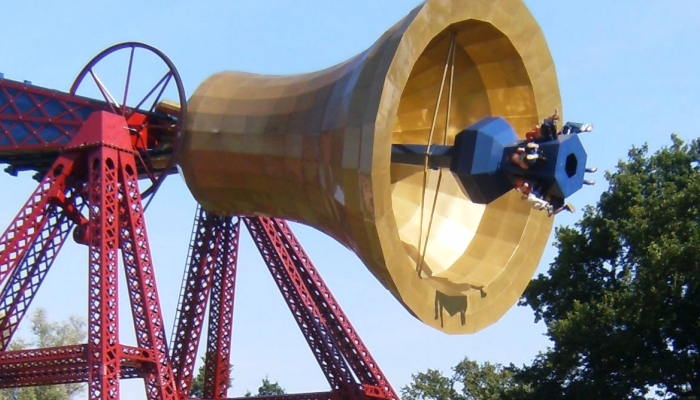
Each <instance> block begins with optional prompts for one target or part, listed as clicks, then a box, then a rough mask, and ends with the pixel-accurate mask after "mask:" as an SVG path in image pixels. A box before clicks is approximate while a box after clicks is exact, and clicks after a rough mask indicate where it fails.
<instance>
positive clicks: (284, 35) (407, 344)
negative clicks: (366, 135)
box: [0, 0, 700, 399]
mask: <svg viewBox="0 0 700 400" xmlns="http://www.w3.org/2000/svg"><path fill="white" fill-rule="evenodd" d="M464 1H470V0H464ZM473 1H476V0H473ZM416 4H418V1H416V0H384V1H381V2H379V1H370V0H355V1H353V2H349V1H348V2H333V3H331V2H322V1H320V0H313V1H312V0H298V1H294V2H292V1H283V0H268V1H253V0H246V1H243V0H240V1H203V2H186V1H177V0H176V1H167V2H166V1H153V2H148V3H146V2H136V1H132V0H127V1H121V2H117V3H115V2H109V3H107V2H93V1H87V0H83V1H73V2H70V3H66V2H48V1H33V2H4V4H2V6H1V7H0V10H1V11H0V12H1V15H2V23H1V24H0V72H3V73H4V74H5V77H6V78H9V79H14V80H25V79H27V80H31V81H32V82H33V83H35V84H37V85H41V86H46V87H49V88H54V89H59V90H68V88H69V87H70V85H71V83H72V81H73V79H74V78H75V76H76V75H77V73H78V72H79V71H80V69H81V68H82V67H83V65H84V64H85V63H87V61H88V60H89V59H91V58H92V57H93V56H94V55H95V54H96V53H98V52H99V51H101V50H102V49H104V48H106V47H108V46H110V45H112V44H114V43H117V42H122V41H128V40H135V41H141V42H145V43H148V44H151V45H153V46H155V47H157V48H159V49H160V50H162V51H163V52H164V53H166V54H167V55H168V56H169V57H170V58H171V59H172V60H173V62H174V63H175V65H176V66H177V68H178V70H179V71H180V74H181V76H182V79H183V81H184V84H185V88H186V91H187V93H189V94H191V93H192V92H193V91H194V90H195V88H196V87H197V85H199V83H200V82H201V81H203V80H204V79H205V78H206V77H208V76H209V75H211V74H213V73H215V72H218V71H221V70H242V71H249V72H256V73H262V74H293V73H301V72H310V71H316V70H319V69H323V68H325V67H328V66H331V65H333V64H336V63H338V62H341V61H344V60H346V59H348V58H350V57H351V56H353V55H355V54H357V53H359V52H360V51H363V50H364V49H366V48H367V47H369V46H370V45H371V44H372V43H373V42H374V41H375V40H376V39H377V38H378V37H379V36H380V35H381V34H382V33H383V32H384V31H385V30H386V29H387V28H389V27H390V26H392V25H393V24H394V23H395V22H397V21H398V20H399V19H401V18H402V17H403V16H405V15H406V14H407V13H408V12H409V11H410V10H411V9H412V8H413V7H414V6H415V5H416ZM526 4H527V5H528V6H529V8H530V10H531V12H532V13H533V15H534V16H535V19H536V20H537V21H538V22H539V24H540V26H541V28H542V30H543V31H544V34H545V37H546V39H547V41H548V43H549V46H550V51H551V53H552V56H553V58H554V61H555V64H556V68H557V74H558V77H559V83H560V89H561V94H562V99H563V108H564V110H563V113H564V117H565V119H567V120H574V121H581V122H590V123H593V125H594V127H595V129H594V132H593V133H592V134H588V135H585V136H584V145H585V146H586V148H587V151H588V156H589V161H588V165H589V166H598V167H599V168H600V170H601V172H599V173H598V176H596V178H595V179H596V180H597V181H598V185H596V186H595V187H592V188H584V189H583V190H581V191H580V192H579V193H577V194H576V195H574V196H573V197H572V198H571V201H572V202H573V203H574V204H575V205H576V206H577V207H578V208H579V209H580V208H582V207H583V206H584V205H586V204H595V202H596V201H597V199H598V196H599V195H600V193H601V192H602V191H603V190H605V189H606V185H605V182H604V180H603V176H602V171H605V170H612V169H613V168H614V166H615V165H616V163H617V161H618V160H619V159H621V158H624V157H625V156H626V152H627V150H628V149H629V148H630V147H631V146H632V145H641V144H643V143H645V142H646V143H649V145H650V147H651V148H652V149H657V148H659V147H660V146H662V145H666V144H668V143H670V139H669V138H670V135H671V133H673V132H675V133H677V134H678V135H680V136H681V137H682V138H684V139H688V140H689V139H691V138H694V137H696V136H697V134H696V129H697V127H698V122H697V119H698V116H700V46H699V44H700V7H697V4H696V3H695V2H694V1H692V0H685V1H681V0H679V1H674V2H672V3H671V2H657V1H649V0H640V1H632V0H620V1H615V2H611V1H603V0H589V1H586V2H555V1H535V0H529V1H526ZM34 188H35V182H34V181H32V180H31V178H30V174H21V175H20V176H19V177H17V178H13V177H10V176H9V175H7V174H0V192H1V193H2V194H3V196H2V207H1V208H0V227H3V228H4V227H5V226H7V224H8V223H9V222H10V221H11V220H12V218H13V217H14V216H15V214H16V212H17V211H18V210H19V208H20V206H21V205H22V204H23V203H24V202H25V201H26V199H27V197H28V195H29V194H30V193H31V192H32V191H33V190H34ZM194 211H195V203H194V200H193V199H192V197H191V195H190V194H189V192H188V191H187V188H186V187H185V185H184V183H183V181H182V180H181V179H180V178H179V177H177V176H173V177H170V178H169V179H168V180H167V181H166V183H165V184H164V186H163V187H162V189H161V191H160V192H159V193H158V195H157V197H156V199H155V200H154V201H153V203H152V205H151V207H150V208H149V210H148V212H147V214H146V218H147V222H148V229H149V238H150V243H151V246H152V251H153V258H154V263H155V266H156V273H157V279H158V284H159V294H160V299H161V304H162V306H163V313H164V316H165V318H166V327H167V328H168V335H169V333H170V332H169V331H170V329H171V326H172V321H173V317H174V313H175V307H176V304H177V297H178V293H179V290H180V282H181V277H182V271H183V267H184V264H185V258H186V254H187V246H188V242H189V238H190V232H191V224H192V218H193V215H194ZM580 215H581V214H580V213H578V214H575V215H568V214H561V215H559V216H557V219H556V223H557V224H572V223H574V222H575V221H576V220H577V218H578V217H579V216H580ZM295 231H296V233H297V235H298V237H299V239H300V241H301V243H302V244H303V245H304V247H305V249H306V251H307V252H308V253H309V254H310V256H311V258H312V260H313V261H314V263H315V264H316V266H317V267H318V269H319V270H320V272H321V273H322V275H323V277H324V278H325V280H326V282H327V284H328V285H329V286H330V288H331V289H332V290H333V293H334V294H335V295H336V298H337V299H338V300H339V301H340V303H341V305H342V306H343V308H344V310H345V311H346V313H347V314H348V316H349V317H350V319H351V321H352V323H353V324H354V325H355V327H356V328H357V330H358V332H359V333H360V335H361V336H362V338H363V340H364V341H365V344H367V346H368V347H369V349H370V350H371V352H372V353H373V355H374V357H375V359H376V360H377V362H378V363H379V365H380V366H381V367H382V369H383V370H384V372H385V374H386V376H387V377H388V379H389V381H390V382H391V383H392V384H393V386H394V388H395V389H396V390H399V389H400V387H402V386H403V385H405V384H406V383H408V382H409V380H410V376H411V374H412V373H415V372H417V371H420V370H425V369H426V368H428V367H430V368H438V369H442V370H443V371H449V368H450V367H451V366H453V365H455V364H456V363H457V362H458V361H459V360H460V359H461V358H462V357H464V356H468V357H470V358H472V359H475V360H478V361H491V362H500V363H510V362H514V363H516V364H522V363H527V362H529V361H530V360H531V359H532V358H533V357H534V356H535V355H536V354H537V352H538V351H541V350H544V349H545V348H546V346H547V345H548V342H547V339H546V338H545V337H543V333H544V327H543V326H542V325H541V324H539V325H537V324H534V322H533V316H532V313H531V312H530V310H529V309H526V308H519V307H515V308H514V309H512V310H511V311H510V312H509V313H508V314H507V315H506V316H505V317H504V318H503V319H502V320H501V321H499V322H498V323H497V324H496V325H494V326H492V327H490V328H488V329H486V330H484V331H482V332H480V333H478V334H476V335H472V336H459V337H448V336H445V335H443V334H441V333H439V332H437V331H435V330H433V329H432V328H428V327H426V326H424V325H422V324H421V323H420V322H418V321H417V320H415V319H413V318H412V317H411V316H410V315H408V313H406V312H405V310H404V309H403V307H401V306H400V305H399V304H398V303H397V302H396V301H395V300H394V298H393V297H392V296H391V295H390V294H389V293H388V292H387V291H386V290H384V288H383V287H382V286H381V285H380V284H379V283H377V282H376V281H375V280H374V279H373V278H372V276H371V275H370V273H369V272H367V271H366V270H365V269H364V267H363V266H362V265H361V263H360V262H359V261H358V259H357V257H356V256H355V255H353V254H352V253H350V252H348V251H347V250H346V249H344V248H343V247H341V246H340V245H338V244H337V243H335V242H334V241H333V240H332V239H330V238H328V237H325V236H324V235H322V234H320V233H318V232H317V231H315V230H313V229H311V228H307V227H303V226H296V225H295ZM243 236H244V238H243V240H242V244H241V255H240V260H239V279H238V287H237V293H236V295H237V298H236V305H235V309H236V311H235V327H234V339H233V353H232V357H233V360H232V361H233V364H234V370H233V377H234V381H233V387H232V388H231V390H230V391H229V395H231V396H238V395H242V394H243V393H244V392H245V391H246V390H252V391H254V390H255V389H256V388H257V387H258V385H259V383H260V380H261V378H263V377H265V376H268V377H269V378H270V379H272V380H273V381H275V380H276V381H279V383H280V384H281V385H282V386H283V387H284V388H286V389H287V390H288V391H289V392H303V391H318V390H325V389H326V388H327V386H326V383H325V380H324V378H323V375H322V374H321V372H320V369H319V368H318V367H317V366H316V364H315V361H314V358H313V357H312V355H311V353H310V351H309V350H308V349H307V347H306V345H305V342H304V340H303V338H302V336H301V334H300V333H299V331H298V329H297V328H296V325H295V324H294V321H293V319H292V317H291V315H290V314H289V312H288V311H287V309H286V306H285V305H284V302H283V300H282V298H281V296H280V295H279V293H278V292H277V290H276V289H275V287H274V285H273V281H272V279H271V278H270V276H269V274H268V273H267V272H266V269H265V268H264V265H263V264H262V261H261V258H260V256H259V255H258V253H257V251H256V250H255V249H254V248H253V245H252V243H251V241H250V239H249V238H248V237H247V234H244V235H243ZM553 256H554V251H553V249H552V248H551V247H550V248H548V250H547V251H546V253H545V257H544V258H543V260H542V263H541V266H540V271H541V272H544V271H546V269H547V265H548V263H549V262H551V259H552V257H553ZM86 271H87V262H86V249H85V248H84V247H80V246H78V245H75V244H73V243H69V244H68V245H67V246H66V247H65V248H64V250H63V252H62V253H61V255H60V256H59V259H58V261H57V263H56V264H55V265H54V266H53V267H52V270H51V272H50V273H49V276H48V278H47V280H46V281H45V283H44V285H43V286H42V288H41V290H40V292H39V294H38V295H37V298H36V301H35V302H34V304H33V307H35V306H41V307H44V308H46V309H48V310H49V314H50V315H51V316H52V317H54V318H57V319H60V318H65V317H67V316H69V315H81V316H85V315H86V310H87V301H86V292H87V281H86V278H87V273H86ZM122 299H123V300H126V297H125V295H124V294H122ZM121 309H122V313H121V318H122V325H121V327H122V328H121V329H122V337H123V340H122V341H123V342H124V343H127V344H133V343H135V341H134V339H133V333H132V330H131V329H130V324H131V323H130V315H129V313H128V305H127V303H126V302H123V303H122V305H121ZM23 333H24V334H26V326H25V327H24V329H23ZM122 398H135V399H139V398H143V386H142V384H141V382H140V381H131V382H127V383H124V384H123V385H122Z"/></svg>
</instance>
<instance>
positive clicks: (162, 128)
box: [70, 42, 187, 209]
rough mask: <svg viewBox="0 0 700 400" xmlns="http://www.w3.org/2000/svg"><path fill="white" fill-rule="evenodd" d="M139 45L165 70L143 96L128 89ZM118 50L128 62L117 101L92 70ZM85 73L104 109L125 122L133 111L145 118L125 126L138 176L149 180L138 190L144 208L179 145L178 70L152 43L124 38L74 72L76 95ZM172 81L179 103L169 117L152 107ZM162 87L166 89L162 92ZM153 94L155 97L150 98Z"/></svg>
mask: <svg viewBox="0 0 700 400" xmlns="http://www.w3.org/2000/svg"><path fill="white" fill-rule="evenodd" d="M139 49H141V50H144V51H147V52H149V53H152V54H155V55H156V56H157V57H158V58H159V59H160V60H161V61H162V62H163V63H164V64H165V66H166V68H167V70H166V71H165V73H164V74H163V75H162V76H160V77H157V78H158V80H157V82H156V83H155V84H154V85H153V86H151V87H147V88H148V89H149V90H148V93H146V95H145V96H143V97H138V96H135V95H133V93H130V91H133V90H132V88H131V87H130V86H131V85H132V83H135V82H136V80H135V79H132V77H134V78H135V77H136V76H135V75H134V73H136V72H141V71H137V68H138V65H136V64H137V63H138V62H139V60H136V57H137V55H136V51H137V50H139ZM120 51H121V53H120V54H122V55H123V54H124V53H123V51H128V52H129V55H128V62H127V63H126V64H127V65H126V67H127V68H126V75H125V78H124V79H125V80H124V82H123V88H124V92H123V93H116V94H117V95H118V96H119V97H120V99H119V100H121V102H120V101H117V100H116V99H115V97H114V96H112V94H111V93H110V91H109V90H108V89H107V87H106V86H105V84H104V83H103V82H102V80H101V79H100V77H99V76H98V75H97V73H96V71H95V68H96V67H95V66H96V65H98V64H99V63H100V62H101V61H102V60H104V59H105V58H106V57H108V56H110V55H111V54H113V53H116V52H120ZM139 57H140V55H139ZM120 60H122V61H121V62H122V63H123V58H120ZM88 74H89V75H90V76H91V77H92V80H93V81H94V83H95V85H96V86H97V89H98V90H99V91H100V95H101V97H102V99H103V100H104V102H105V103H106V104H107V105H106V106H105V107H104V110H105V111H108V112H111V113H113V114H117V115H121V116H122V117H123V118H124V119H125V120H126V121H127V123H128V121H129V120H130V119H131V117H133V116H134V115H135V114H137V113H138V114H143V117H145V119H142V118H139V119H142V120H143V122H141V123H135V122H134V121H132V122H131V125H130V126H129V127H128V128H129V134H130V135H134V136H135V137H134V136H132V138H131V140H135V143H134V150H135V151H136V153H137V155H136V158H137V160H138V161H137V162H138V163H140V164H141V166H142V167H139V174H140V175H141V177H144V178H148V179H149V180H150V183H151V184H150V185H146V186H148V187H147V188H146V189H145V190H144V191H143V193H142V198H143V199H144V201H145V200H146V199H148V202H147V203H146V206H145V207H144V209H145V208H147V207H148V204H150V201H151V200H152V199H153V194H154V193H155V192H156V191H157V190H158V187H159V186H160V185H161V184H162V183H163V180H164V178H165V177H166V176H167V175H168V174H169V173H170V172H172V170H173V169H174V166H175V156H174V155H175V154H176V153H177V149H178V148H179V140H180V139H181V136H180V134H179V133H180V131H181V129H182V124H184V120H185V116H186V114H187V98H186V97H185V91H184V87H183V85H182V80H181V79H180V75H179V74H178V72H177V69H176V68H175V66H174V65H173V63H172V61H171V60H170V59H168V57H167V56H166V55H165V54H163V53H162V52H161V51H159V50H158V49H156V48H154V47H151V46H149V45H147V44H143V43H137V42H126V43H120V44H116V45H114V46H112V47H109V48H107V49H105V50H104V51H102V52H101V53H99V54H98V55H96V56H95V57H94V58H93V59H92V60H90V62H89V63H88V64H87V65H86V66H85V67H84V68H83V69H82V71H81V72H80V73H79V74H78V77H77V78H76V80H75V81H74V82H73V85H72V86H71V89H70V93H71V94H73V95H80V94H79V91H80V90H85V88H87V87H88V83H87V76H88ZM173 83H174V85H175V93H176V97H177V100H178V101H179V104H180V110H179V111H178V113H177V114H175V115H172V117H174V119H170V117H165V116H163V115H156V111H155V110H156V108H157V107H158V104H159V102H160V101H161V100H162V99H163V97H166V96H169V95H170V94H171V92H170V90H172V86H171V85H172V84H173ZM81 85H82V86H83V88H82V89H80V88H81ZM120 85H121V84H120ZM91 89H92V87H91V86H90V87H89V88H88V93H83V95H86V94H87V95H88V96H92V95H93V93H91V91H92V90H91ZM166 90H168V93H165V92H166ZM130 96H131V98H132V100H131V101H130V100H129V97H130ZM99 97H100V96H97V98H99ZM153 98H155V100H153ZM135 100H138V104H136V105H135V106H131V105H130V103H131V104H133V103H135V102H136V101H135ZM151 101H152V103H151ZM147 102H148V103H150V104H148V106H146V104H147ZM168 115H170V114H168ZM139 117H141V115H139ZM144 129H148V130H149V133H150V134H151V135H150V136H146V135H144V134H143V132H144ZM125 134H126V133H125ZM151 136H152V137H153V140H150V137H151ZM132 143H133V142H132ZM155 145H160V146H161V147H159V148H158V149H156V148H149V146H155ZM151 150H153V151H155V152H156V153H157V154H158V156H157V158H153V157H152V156H153V154H152V153H151ZM163 157H169V158H168V159H167V160H164V159H163ZM156 161H157V162H156ZM163 163H165V164H166V166H165V168H161V166H162V165H163ZM155 166H157V167H158V169H155V168H154V167H155Z"/></svg>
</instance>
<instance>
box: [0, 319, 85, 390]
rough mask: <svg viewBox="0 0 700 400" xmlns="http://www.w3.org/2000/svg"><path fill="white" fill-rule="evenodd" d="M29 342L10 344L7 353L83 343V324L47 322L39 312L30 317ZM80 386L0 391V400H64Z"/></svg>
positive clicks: (81, 322) (80, 320) (72, 321)
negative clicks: (30, 333) (30, 339)
mask: <svg viewBox="0 0 700 400" xmlns="http://www.w3.org/2000/svg"><path fill="white" fill-rule="evenodd" d="M31 324H32V325H31V332H32V334H33V340H32V341H26V340H22V339H18V340H14V341H12V343H10V346H9V349H10V350H21V349H26V348H42V347H57V346H70V345H76V344H80V343H83V342H85V339H86V336H87V333H86V326H85V321H84V320H83V319H81V318H77V317H70V318H68V319H67V320H65V321H61V322H55V321H49V319H48V317H47V315H46V311H45V310H43V309H41V308H39V309H37V310H36V311H34V313H33V314H32V317H31ZM83 387H84V385H83V384H68V385H54V386H36V387H26V388H16V389H3V390H0V400H66V399H69V398H71V397H73V396H74V395H77V394H79V393H80V392H82V390H83Z"/></svg>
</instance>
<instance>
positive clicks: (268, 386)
mask: <svg viewBox="0 0 700 400" xmlns="http://www.w3.org/2000/svg"><path fill="white" fill-rule="evenodd" d="M286 393H287V392H286V391H285V390H284V388H282V386H280V384H279V383H277V382H275V383H272V382H270V380H269V379H268V378H267V377H265V378H263V380H262V384H261V385H260V387H259V388H258V392H257V393H256V394H255V395H253V394H252V393H251V392H250V391H248V392H246V394H245V395H243V396H244V397H252V396H256V397H259V396H280V395H283V394H286Z"/></svg>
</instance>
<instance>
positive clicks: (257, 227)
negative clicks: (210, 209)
mask: <svg viewBox="0 0 700 400" xmlns="http://www.w3.org/2000/svg"><path fill="white" fill-rule="evenodd" d="M243 221H244V222H245V224H246V227H247V228H248V231H249V232H250V234H251V236H252V237H253V241H254V242H255V244H256V245H257V247H258V250H259V251H260V254H261V255H262V257H263V259H264V260H265V262H266V264H267V266H268V269H269V270H270V272H271V273H272V275H273V277H274V279H275V283H277V285H278V287H279V288H280V291H281V292H282V296H283V297H284V299H285V301H286V302H287V305H288V306H289V309H290V310H291V311H292V314H294V317H295V320H296V321H297V324H298V325H299V327H300V329H301V330H302V333H303V334H304V337H305V339H306V340H307V343H308V344H309V347H311V350H312V352H313V353H314V356H315V357H316V360H317V362H318V363H319V366H320V367H321V369H322V370H323V372H324V374H325V375H326V379H327V380H328V383H329V384H330V386H331V393H328V394H318V393H317V394H314V396H326V395H327V396H329V397H333V398H336V399H363V398H382V399H391V400H398V396H397V395H396V393H395V392H394V390H393V389H392V387H391V385H389V383H388V382H387V380H386V378H385V377H384V374H383V373H382V372H381V370H380V369H379V367H378V365H377V363H376V362H375V361H374V359H373V358H372V356H371V354H370V353H369V351H368V350H367V348H366V347H365V346H364V344H363V343H362V341H361V340H360V338H359V336H358V335H357V333H356V332H355V329H354V328H353V327H352V325H351V324H350V321H349V320H348V318H347V316H346V315H345V314H344V313H343V311H342V310H341V308H340V306H339V305H338V303H337V302H336V300H335V298H333V296H332V294H331V293H330V291H329V290H328V288H327V287H326V285H325V283H324V282H323V280H322V279H321V277H320V275H319V274H318V271H317V270H316V268H315V267H314V266H313V264H312V263H311V261H310V260H309V258H308V256H307V255H306V253H305V252H304V250H303V249H302V248H301V245H299V242H298V241H297V240H296V237H295V236H294V234H293V233H292V232H291V230H290V229H289V226H288V225H287V223H286V222H284V221H283V220H279V219H272V218H262V217H250V218H243ZM348 364H349V367H348ZM351 370H352V372H354V375H355V376H357V378H358V379H359V381H360V382H359V383H358V382H356V381H355V379H354V377H353V374H352V373H351ZM298 396H301V397H294V398H306V397H304V396H310V394H309V395H298ZM275 398H276V397H275Z"/></svg>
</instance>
